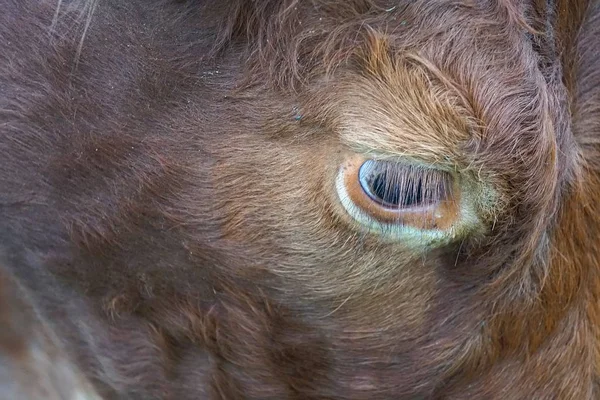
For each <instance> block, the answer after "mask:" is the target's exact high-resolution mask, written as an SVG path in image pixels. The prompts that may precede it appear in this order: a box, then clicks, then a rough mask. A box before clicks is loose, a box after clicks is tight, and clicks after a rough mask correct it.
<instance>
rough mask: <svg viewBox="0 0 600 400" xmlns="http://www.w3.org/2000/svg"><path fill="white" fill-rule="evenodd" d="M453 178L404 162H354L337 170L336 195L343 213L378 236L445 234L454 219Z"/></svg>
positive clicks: (456, 206) (455, 195) (456, 205)
mask: <svg viewBox="0 0 600 400" xmlns="http://www.w3.org/2000/svg"><path fill="white" fill-rule="evenodd" d="M455 188H456V184H455V178H454V177H453V175H452V174H451V173H449V172H447V171H442V170H439V169H435V168H430V167H427V166H422V165H416V164H413V163H407V162H396V161H389V160H376V159H370V160H364V159H361V158H354V159H351V160H350V161H349V162H347V163H346V164H345V165H344V166H343V167H342V168H341V169H340V172H339V175H338V179H337V191H338V195H339V197H340V200H341V202H342V204H343V205H344V207H345V208H346V210H347V211H348V213H349V214H350V215H351V216H352V217H353V218H354V219H355V220H357V221H358V222H360V223H361V224H363V225H366V226H367V227H369V228H372V229H376V230H379V231H384V232H385V231H390V230H391V231H394V230H402V229H403V230H404V231H407V229H408V230H411V231H412V232H421V233H422V232H424V231H430V232H437V233H438V236H439V234H443V232H444V231H451V230H452V228H453V226H454V224H455V222H456V220H457V218H458V216H459V209H460V207H459V194H458V193H457V190H455Z"/></svg>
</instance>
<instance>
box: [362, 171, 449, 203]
mask: <svg viewBox="0 0 600 400" xmlns="http://www.w3.org/2000/svg"><path fill="white" fill-rule="evenodd" d="M434 175H437V178H438V179H437V180H436V179H433V180H432V179H431V178H433V176H434ZM426 177H428V178H429V179H426ZM439 178H442V179H441V180H440V179H439ZM444 178H446V177H445V176H444V175H443V174H440V172H439V171H433V170H427V169H421V168H414V167H411V166H406V165H402V164H398V163H392V162H389V161H375V160H368V161H366V162H365V163H364V164H363V165H362V166H361V168H360V171H359V180H360V184H361V186H362V188H363V190H364V191H365V193H366V194H367V195H368V196H369V197H370V198H371V199H372V200H373V201H375V202H377V203H379V204H381V205H383V206H386V207H390V208H408V207H416V206H419V205H422V204H424V203H428V204H429V203H434V202H436V201H439V200H442V198H444V197H445V195H444V186H445V182H444Z"/></svg>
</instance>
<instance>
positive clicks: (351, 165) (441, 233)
mask: <svg viewBox="0 0 600 400" xmlns="http://www.w3.org/2000/svg"><path fill="white" fill-rule="evenodd" d="M368 161H370V160H366V159H364V158H363V157H359V156H357V157H353V158H351V159H349V160H348V161H347V162H346V163H344V164H343V165H342V166H341V167H340V169H339V171H338V174H337V177H336V182H335V185H336V191H337V194H338V197H339V200H340V203H341V204H342V206H343V207H344V209H345V210H346V212H347V213H348V214H349V215H350V216H351V217H352V218H353V219H354V220H356V221H357V222H358V223H359V224H360V225H362V226H363V227H365V228H367V229H368V230H369V231H371V232H374V233H377V234H380V235H384V236H388V237H391V238H396V239H404V240H409V241H415V242H416V243H418V244H423V242H431V241H438V240H443V239H445V238H451V237H452V236H454V233H455V224H456V222H457V220H458V218H459V215H460V204H459V202H460V199H459V194H458V193H456V192H457V191H456V190H455V189H456V188H455V187H452V188H451V190H452V191H453V192H454V193H452V196H451V198H450V199H440V201H439V202H437V203H433V204H426V205H417V206H411V207H400V206H397V207H395V208H393V207H390V206H389V205H387V206H386V205H385V204H383V203H382V202H377V201H375V200H374V199H373V196H372V195H369V193H367V192H366V191H365V190H363V186H362V185H361V181H360V176H359V175H360V173H359V171H360V169H361V167H362V166H363V165H364V164H365V162H368ZM398 165H399V166H401V165H405V164H398ZM363 184H364V183H363Z"/></svg>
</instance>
